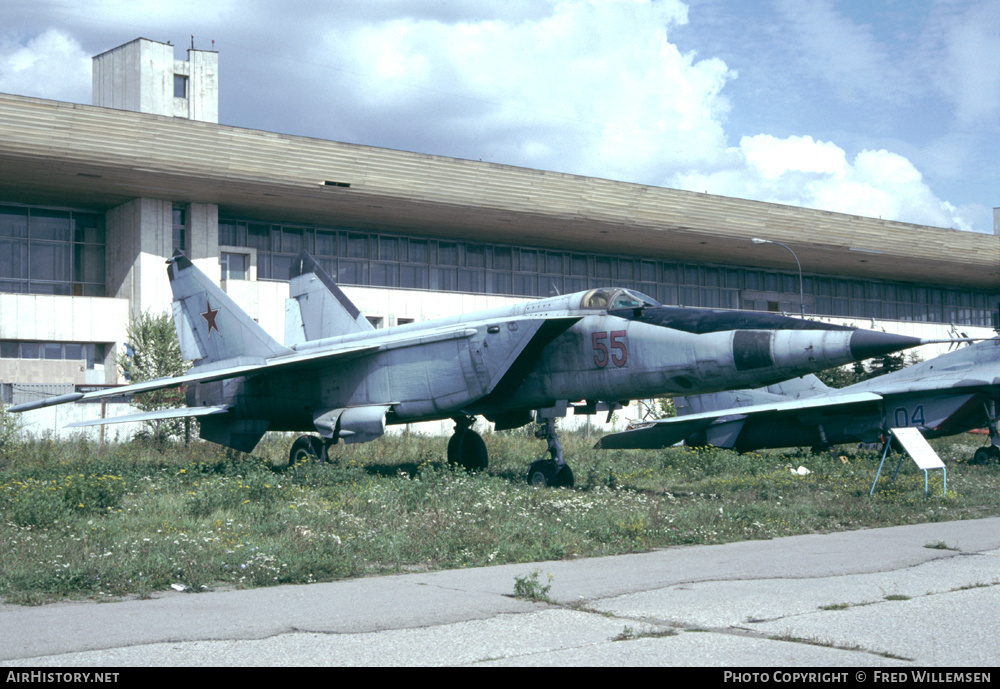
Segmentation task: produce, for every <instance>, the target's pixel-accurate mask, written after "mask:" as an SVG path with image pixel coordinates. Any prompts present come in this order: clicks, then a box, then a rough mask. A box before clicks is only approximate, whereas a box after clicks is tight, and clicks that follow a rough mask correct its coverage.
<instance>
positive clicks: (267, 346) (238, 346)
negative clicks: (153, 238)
mask: <svg viewBox="0 0 1000 689" xmlns="http://www.w3.org/2000/svg"><path fill="white" fill-rule="evenodd" d="M167 275H168V276H169V277H170V289H171V290H172V291H173V293H174V303H173V305H172V308H173V314H174V326H175V327H176V329H177V337H178V339H179V340H180V344H181V351H182V353H183V355H184V357H185V358H190V359H192V360H194V365H195V366H201V365H204V364H208V363H214V362H216V361H224V360H228V359H238V358H241V357H244V358H255V359H259V358H265V359H266V358H270V357H274V356H279V355H281V354H288V353H290V352H291V350H289V349H288V348H286V347H283V346H282V345H280V344H278V343H277V342H276V341H275V340H274V338H273V337H271V336H270V335H268V334H267V333H266V332H265V331H264V329H263V328H261V327H260V326H259V325H258V324H257V323H256V322H254V320H253V319H252V318H250V316H248V315H247V314H246V312H245V311H243V309H241V308H240V307H239V306H237V305H236V303H235V302H234V301H233V300H232V299H230V298H229V296H228V295H227V294H226V293H225V292H223V291H222V290H221V289H220V288H219V286H218V285H216V284H215V283H214V282H213V281H212V280H211V279H210V278H209V277H208V276H207V275H205V274H204V273H203V272H201V271H200V270H198V269H197V268H196V267H195V266H194V264H192V263H191V261H189V260H188V258H187V257H186V256H184V254H182V253H180V252H179V251H178V252H176V253H175V254H174V256H173V258H171V259H170V261H168V267H167Z"/></svg>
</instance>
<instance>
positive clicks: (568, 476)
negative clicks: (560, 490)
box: [556, 464, 573, 488]
mask: <svg viewBox="0 0 1000 689" xmlns="http://www.w3.org/2000/svg"><path fill="white" fill-rule="evenodd" d="M556 485H557V486H563V487H565V488H572V487H573V470H572V469H570V468H569V464H563V465H562V466H561V467H559V471H557V472H556Z"/></svg>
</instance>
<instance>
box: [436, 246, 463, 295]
mask: <svg viewBox="0 0 1000 689" xmlns="http://www.w3.org/2000/svg"><path fill="white" fill-rule="evenodd" d="M438 263H440V264H441V265H443V266H457V265H458V245H457V244H453V243H451V242H438ZM432 289H433V288H432Z"/></svg>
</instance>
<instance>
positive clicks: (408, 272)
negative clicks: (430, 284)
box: [399, 243, 427, 289]
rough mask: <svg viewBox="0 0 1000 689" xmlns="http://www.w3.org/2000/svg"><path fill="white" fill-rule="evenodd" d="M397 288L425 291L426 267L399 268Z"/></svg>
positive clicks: (406, 266)
mask: <svg viewBox="0 0 1000 689" xmlns="http://www.w3.org/2000/svg"><path fill="white" fill-rule="evenodd" d="M410 248H411V249H412V248H413V245H412V243H411V244H410ZM399 286H400V287H405V288H409V289H427V266H417V265H402V266H400V268H399Z"/></svg>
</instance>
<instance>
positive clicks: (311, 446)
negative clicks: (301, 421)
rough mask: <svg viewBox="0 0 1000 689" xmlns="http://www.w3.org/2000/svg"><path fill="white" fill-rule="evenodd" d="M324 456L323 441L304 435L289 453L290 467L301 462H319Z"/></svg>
mask: <svg viewBox="0 0 1000 689" xmlns="http://www.w3.org/2000/svg"><path fill="white" fill-rule="evenodd" d="M322 456H323V441H322V440H320V439H319V438H317V437H316V436H314V435H303V436H300V437H298V438H296V439H295V442H294V443H292V449H291V450H289V451H288V466H292V467H294V466H295V465H296V464H298V463H299V462H318V461H319V460H320V458H321V457H322Z"/></svg>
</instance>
